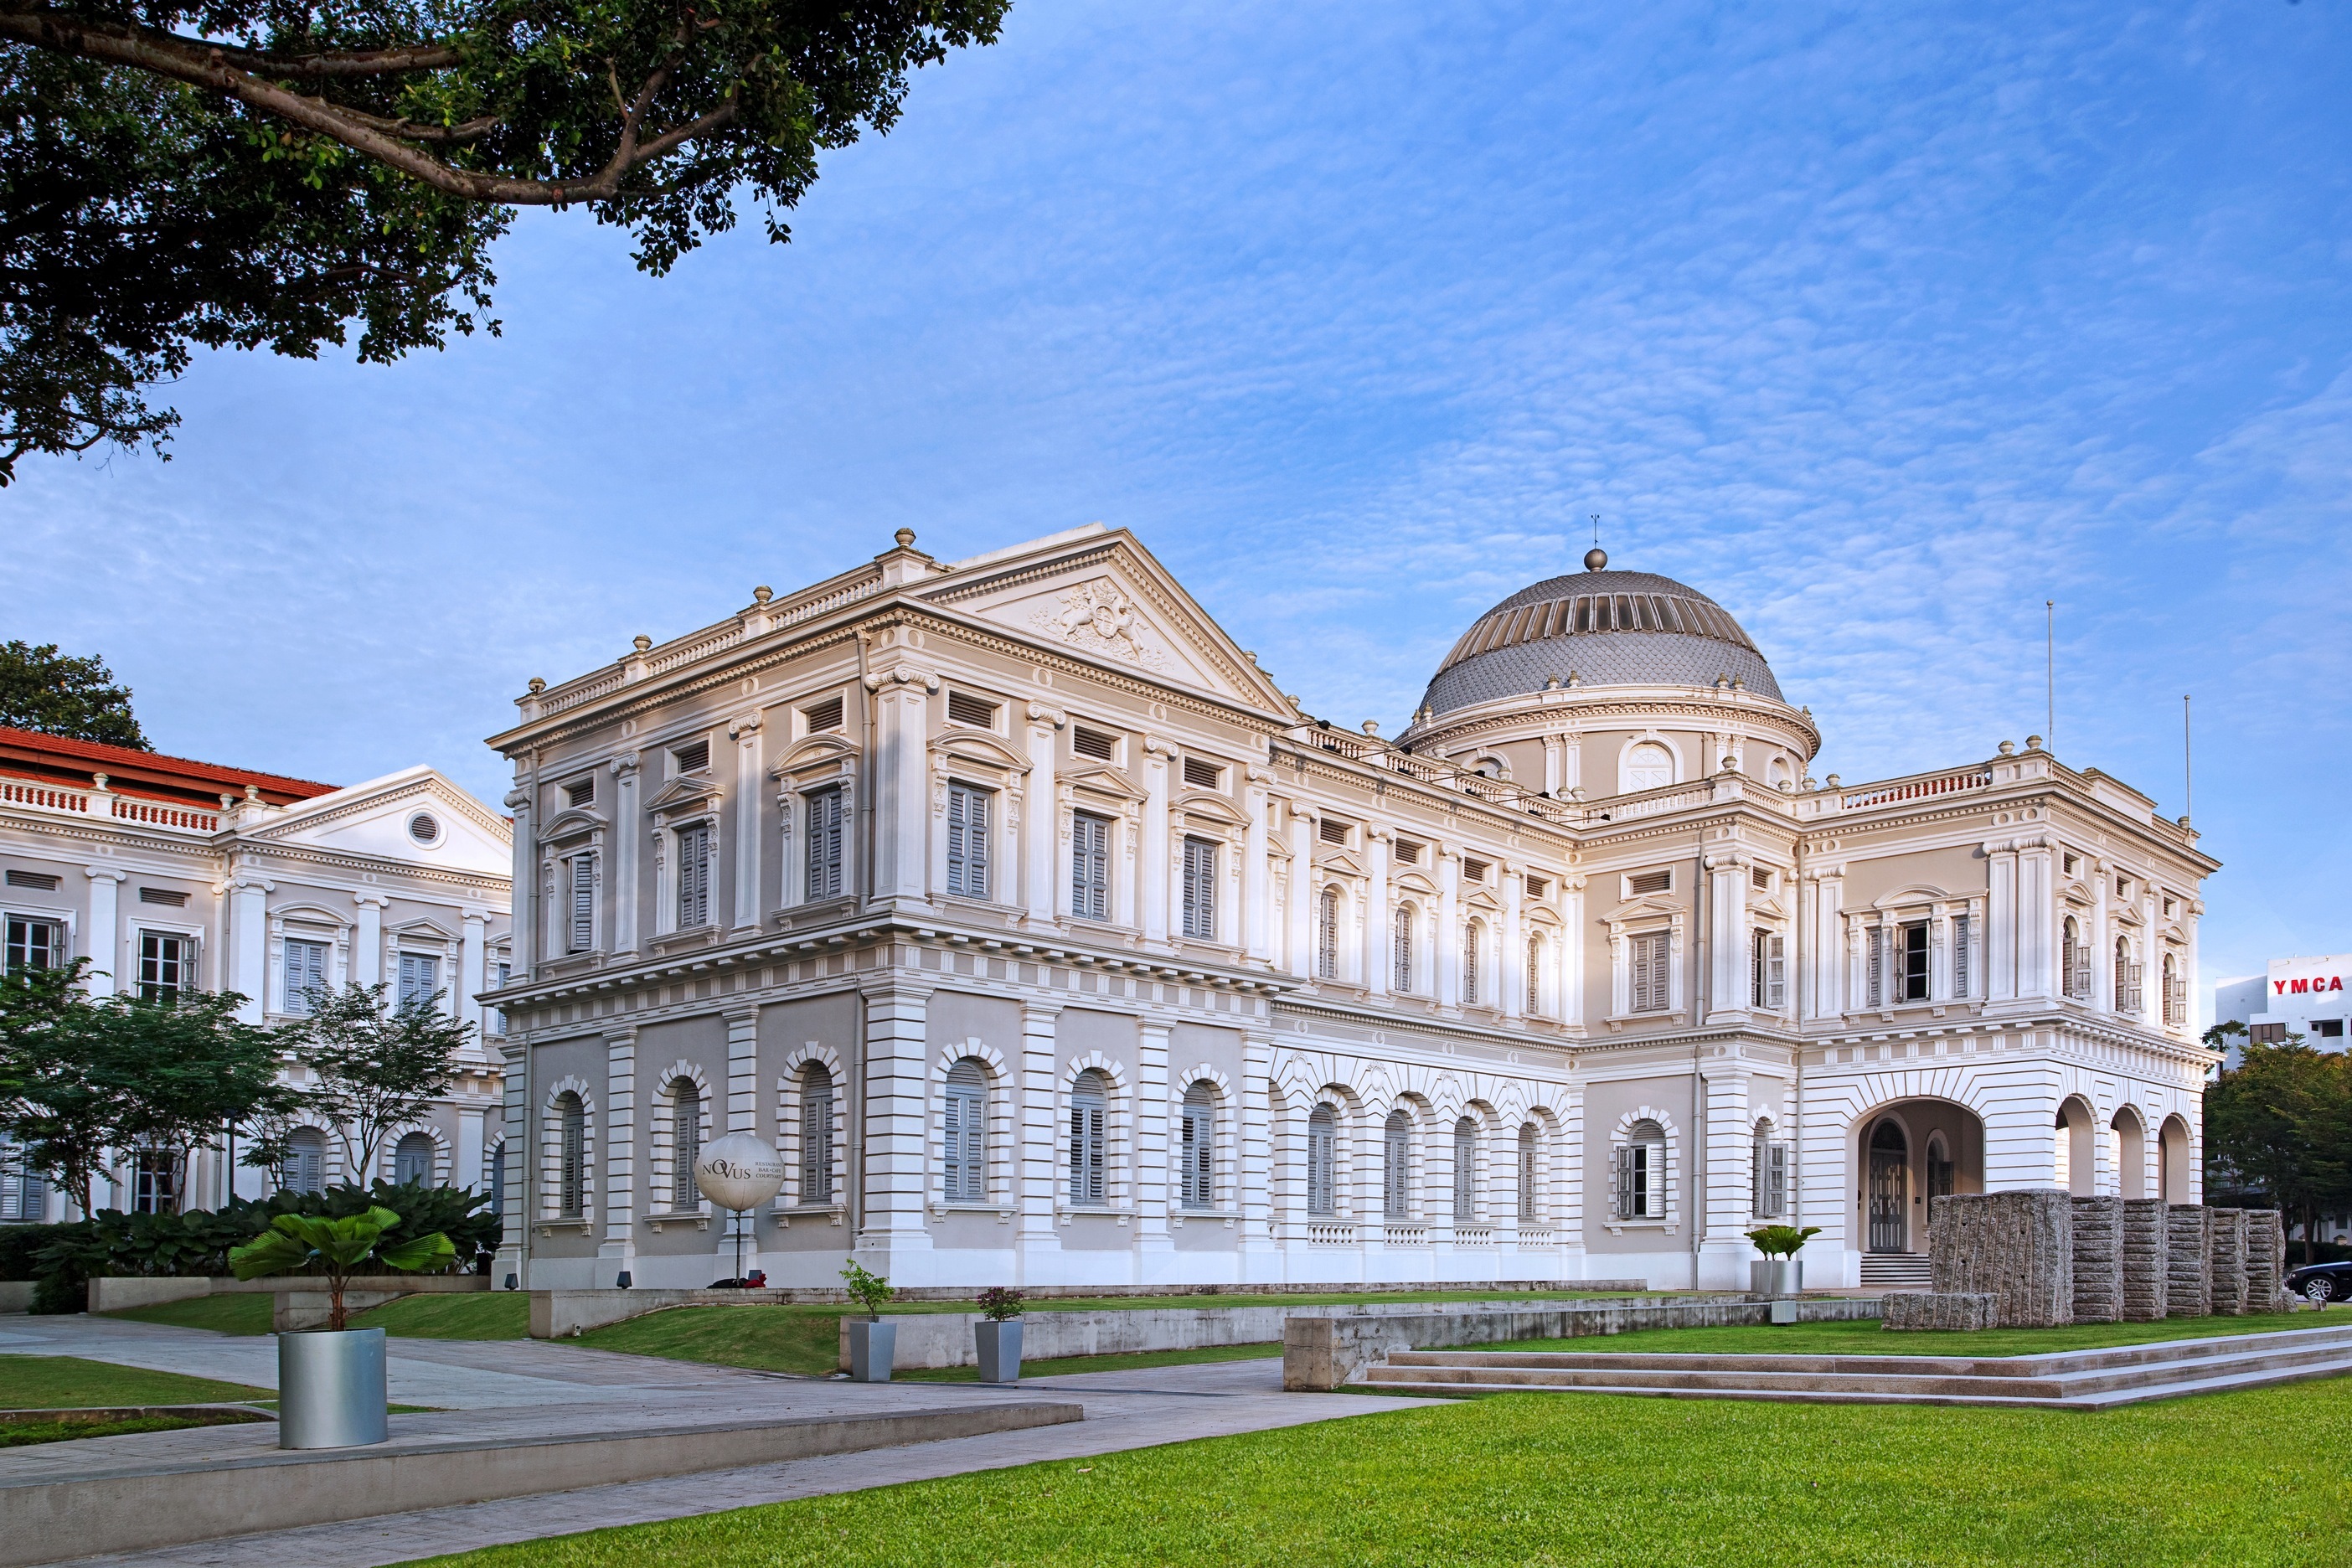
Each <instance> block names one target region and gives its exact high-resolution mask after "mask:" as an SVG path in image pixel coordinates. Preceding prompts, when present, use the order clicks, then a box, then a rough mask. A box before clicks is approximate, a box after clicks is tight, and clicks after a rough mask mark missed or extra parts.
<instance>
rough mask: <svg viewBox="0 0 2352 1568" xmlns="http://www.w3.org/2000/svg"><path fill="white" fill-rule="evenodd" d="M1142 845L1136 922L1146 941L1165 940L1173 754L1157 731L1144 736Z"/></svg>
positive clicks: (1171, 892)
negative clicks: (1138, 904) (1169, 785)
mask: <svg viewBox="0 0 2352 1568" xmlns="http://www.w3.org/2000/svg"><path fill="white" fill-rule="evenodd" d="M1142 745H1143V767H1142V769H1141V772H1142V774H1143V791H1144V795H1145V796H1146V799H1145V800H1144V803H1143V823H1142V829H1143V846H1142V849H1141V854H1142V858H1143V864H1142V867H1141V872H1142V875H1141V878H1140V882H1141V886H1140V887H1139V889H1137V891H1138V893H1139V896H1140V898H1141V900H1142V908H1141V910H1139V920H1138V923H1139V925H1140V926H1141V928H1142V931H1143V940H1144V941H1146V942H1166V941H1167V940H1168V932H1169V931H1170V929H1171V925H1172V923H1173V922H1172V921H1171V918H1170V915H1169V909H1170V905H1171V902H1172V901H1173V897H1174V889H1173V887H1172V886H1171V877H1170V875H1169V858H1170V857H1171V856H1172V855H1173V854H1174V853H1175V852H1176V850H1175V846H1173V845H1172V844H1171V843H1170V842H1169V836H1168V763H1169V760H1170V758H1171V756H1172V755H1173V754H1174V752H1175V745H1174V742H1170V741H1164V740H1162V739H1160V737H1159V736H1157V735H1146V736H1144V737H1143V741H1142Z"/></svg>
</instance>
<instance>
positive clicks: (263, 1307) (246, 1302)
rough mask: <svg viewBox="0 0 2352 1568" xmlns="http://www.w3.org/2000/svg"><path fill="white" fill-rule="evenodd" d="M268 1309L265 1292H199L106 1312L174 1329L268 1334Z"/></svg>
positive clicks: (113, 1315) (137, 1321) (136, 1321)
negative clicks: (209, 1294)
mask: <svg viewBox="0 0 2352 1568" xmlns="http://www.w3.org/2000/svg"><path fill="white" fill-rule="evenodd" d="M269 1310H270V1302H269V1298H268V1296H264V1295H234V1296H197V1297H194V1298H193V1299H192V1300H185V1301H165V1302H163V1303H162V1304H161V1305H158V1306H153V1307H126V1308H124V1309H123V1310H121V1311H120V1312H108V1313H106V1314H105V1316H107V1317H110V1318H128V1319H130V1320H131V1321H132V1322H134V1323H168V1324H170V1325H171V1326H172V1327H173V1328H175V1329H210V1330H212V1331H214V1332H215V1333H219V1334H266V1333H268V1331H269Z"/></svg>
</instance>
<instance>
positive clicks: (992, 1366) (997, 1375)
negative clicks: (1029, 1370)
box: [971, 1285, 1021, 1383]
mask: <svg viewBox="0 0 2352 1568" xmlns="http://www.w3.org/2000/svg"><path fill="white" fill-rule="evenodd" d="M980 1311H981V1316H982V1318H983V1319H984V1320H985V1321H982V1322H978V1323H974V1324H973V1325H972V1326H971V1331H972V1334H973V1337H974V1338H976V1339H977V1340H978V1341H979V1342H980V1381H981V1382H982V1383H1018V1382H1020V1381H1021V1292H1020V1291H1018V1290H1007V1289H1005V1288H1004V1287H1003V1286H1002V1285H992V1286H990V1287H989V1288H988V1289H985V1290H982V1292H981V1293H980Z"/></svg>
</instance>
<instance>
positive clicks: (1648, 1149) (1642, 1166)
mask: <svg viewBox="0 0 2352 1568" xmlns="http://www.w3.org/2000/svg"><path fill="white" fill-rule="evenodd" d="M1616 1156H1617V1171H1616V1177H1617V1181H1616V1187H1617V1202H1616V1205H1615V1207H1616V1217H1617V1218H1619V1219H1664V1218H1665V1217H1666V1130H1665V1129H1664V1128H1663V1127H1661V1126H1659V1125H1658V1124H1657V1123H1656V1122H1654V1121H1646V1120H1645V1121H1636V1122H1635V1123H1633V1126H1631V1127H1629V1128H1627V1129H1626V1130H1625V1142H1622V1143H1621V1144H1620V1145H1618V1147H1617V1150H1616Z"/></svg>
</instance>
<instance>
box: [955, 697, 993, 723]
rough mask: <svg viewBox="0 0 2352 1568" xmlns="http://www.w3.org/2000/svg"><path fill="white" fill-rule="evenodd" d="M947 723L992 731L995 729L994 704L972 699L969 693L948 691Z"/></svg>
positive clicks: (975, 698)
mask: <svg viewBox="0 0 2352 1568" xmlns="http://www.w3.org/2000/svg"><path fill="white" fill-rule="evenodd" d="M948 722H949V723H950V724H970V725H971V726H973V727H974V728H976V729H982V730H993V729H995V728H996V704H995V703H993V702H989V701H984V700H982V699H980V698H977V697H974V696H973V695H972V694H971V692H969V691H950V692H949V693H948Z"/></svg>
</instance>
